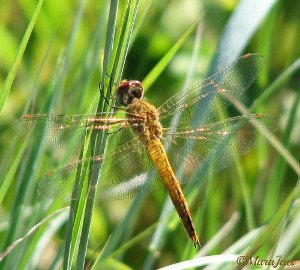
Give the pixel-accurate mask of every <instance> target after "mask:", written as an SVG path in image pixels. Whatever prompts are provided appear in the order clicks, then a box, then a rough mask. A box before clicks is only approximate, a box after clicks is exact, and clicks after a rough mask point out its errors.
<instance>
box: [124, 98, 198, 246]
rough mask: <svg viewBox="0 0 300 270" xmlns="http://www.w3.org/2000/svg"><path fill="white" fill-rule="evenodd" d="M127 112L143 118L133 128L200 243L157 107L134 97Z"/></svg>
mask: <svg viewBox="0 0 300 270" xmlns="http://www.w3.org/2000/svg"><path fill="white" fill-rule="evenodd" d="M126 112H127V116H128V118H129V119H130V118H131V119H133V120H135V119H136V118H138V119H141V118H143V120H144V125H143V127H142V128H141V127H139V128H135V127H134V126H133V129H134V130H135V132H137V134H138V135H139V137H140V139H141V141H142V142H143V143H144V144H145V146H146V148H147V150H148V154H149V156H150V158H151V160H152V162H153V164H154V165H155V167H156V168H157V170H158V172H159V174H160V177H161V178H162V180H163V183H164V185H165V187H166V188H167V190H168V192H169V195H170V198H171V200H172V202H173V204H174V206H175V208H176V211H177V213H178V215H179V217H180V218H181V220H182V223H183V225H184V227H185V229H186V231H187V232H188V234H189V236H190V238H191V239H192V240H193V242H194V244H195V246H196V245H199V239H198V236H197V233H196V231H195V227H194V225H193V221H192V218H191V215H190V211H189V208H188V205H187V202H186V200H185V197H184V194H183V191H182V189H181V187H180V184H179V182H178V180H177V178H176V176H175V174H174V171H173V169H172V167H171V165H170V162H169V159H168V156H167V154H166V151H165V149H164V146H163V145H162V143H161V140H160V138H161V135H162V126H161V124H160V122H159V115H158V112H157V109H156V108H155V107H154V106H153V105H151V104H149V103H148V102H146V101H143V100H140V99H134V100H133V102H132V103H131V104H129V105H128V106H127V108H126ZM129 123H130V121H129Z"/></svg>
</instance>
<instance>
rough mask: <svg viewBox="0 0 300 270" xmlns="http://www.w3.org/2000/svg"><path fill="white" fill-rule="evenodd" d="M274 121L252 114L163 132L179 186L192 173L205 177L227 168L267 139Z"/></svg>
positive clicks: (273, 128) (273, 129)
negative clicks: (190, 128) (264, 137)
mask: <svg viewBox="0 0 300 270" xmlns="http://www.w3.org/2000/svg"><path fill="white" fill-rule="evenodd" d="M276 127H277V125H276V122H275V121H274V120H273V119H272V118H271V117H270V116H268V115H264V114H252V115H242V116H237V117H234V118H230V119H227V120H224V121H220V122H216V123H214V124H211V125H205V126H202V127H199V128H197V129H192V130H188V129H182V130H178V131H176V132H171V131H170V129H166V130H165V133H164V136H166V139H164V143H165V145H168V156H169V157H170V163H171V165H172V167H173V168H176V169H177V170H176V173H177V174H178V176H180V177H178V176H177V177H178V179H179V180H180V182H181V183H182V184H185V183H188V182H190V181H191V179H192V176H193V175H194V174H195V173H200V176H203V177H205V176H206V175H207V174H211V173H215V172H218V171H220V170H222V169H224V168H225V167H227V166H228V165H230V164H231V163H232V162H233V161H234V160H235V159H236V158H237V157H238V156H241V155H243V154H245V153H247V152H248V151H249V150H251V149H252V148H254V147H256V146H257V145H259V144H260V143H261V142H262V141H263V136H262V132H263V133H264V135H265V136H269V135H270V134H271V133H270V131H271V132H275V130H276Z"/></svg>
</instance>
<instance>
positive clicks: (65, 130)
mask: <svg viewBox="0 0 300 270" xmlns="http://www.w3.org/2000/svg"><path fill="white" fill-rule="evenodd" d="M134 121H135V122H136V123H135V124H136V125H138V124H140V123H141V121H140V120H138V119H137V120H134ZM127 127H129V125H128V123H127V119H126V118H122V117H117V116H110V113H105V112H103V113H100V114H81V115H46V114H31V115H24V116H23V117H21V118H19V119H18V120H17V121H16V123H15V124H14V129H15V131H16V132H17V133H18V134H20V136H22V137H23V138H24V140H28V141H34V140H36V139H37V138H38V137H39V136H44V137H43V139H42V144H45V145H55V146H57V147H62V148H65V147H76V148H77V147H78V146H80V145H81V144H80V142H82V141H83V139H84V137H85V134H86V131H89V130H99V131H100V130H109V131H112V132H113V131H115V130H119V129H121V128H123V129H126V128H127Z"/></svg>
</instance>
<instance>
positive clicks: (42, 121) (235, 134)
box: [15, 54, 275, 246]
mask: <svg viewBox="0 0 300 270" xmlns="http://www.w3.org/2000/svg"><path fill="white" fill-rule="evenodd" d="M263 65H264V57H263V56H261V55H260V54H245V55H243V56H241V57H239V58H237V59H236V60H235V61H234V62H232V63H231V64H230V65H228V66H227V67H225V68H224V69H223V70H221V71H219V72H217V73H215V74H214V75H212V76H211V77H209V78H207V79H205V80H204V81H202V82H200V83H197V84H195V85H193V86H191V87H190V88H188V89H187V90H186V91H183V92H180V93H178V94H175V95H174V96H172V97H171V98H169V99H168V100H167V101H166V102H164V103H163V104H162V105H161V106H160V107H158V108H156V107H154V106H153V105H151V104H150V103H149V102H148V101H145V99H143V85H142V83H141V82H140V81H134V80H131V81H129V80H122V81H121V82H120V83H119V85H118V86H117V89H116V94H115V98H116V101H117V103H118V104H119V105H120V106H123V107H122V108H124V109H123V110H119V111H116V112H115V113H114V114H111V113H110V112H103V113H98V114H84V115H70V116H68V115H45V114H30V115H24V116H23V117H21V118H20V119H18V120H17V122H16V124H15V128H16V130H17V131H18V132H19V133H20V134H21V135H23V136H24V135H26V138H29V140H34V135H36V134H39V135H43V136H44V137H43V143H44V144H52V145H56V146H59V147H65V146H73V147H74V146H75V147H77V146H78V145H81V144H82V140H84V138H85V136H86V134H87V131H91V130H99V131H103V130H107V131H109V132H110V136H109V140H108V143H107V145H106V151H105V154H104V157H102V156H94V157H90V158H85V159H82V160H78V161H76V162H74V163H70V164H67V165H65V166H62V167H59V168H57V169H55V170H53V171H51V172H49V173H48V174H47V175H45V176H44V177H43V178H42V179H41V181H40V182H39V186H38V192H39V193H40V194H42V195H43V196H47V197H54V198H56V197H62V198H64V199H78V197H79V196H80V190H79V188H78V190H76V189H77V187H76V186H75V187H74V179H75V175H76V172H77V167H78V166H79V165H80V166H81V167H82V169H83V170H84V169H85V168H87V167H89V170H95V171H96V170H97V169H98V170H99V166H100V165H101V169H100V173H99V175H98V174H97V177H99V183H98V186H97V195H96V198H97V199H102V200H107V199H125V198H132V197H134V196H135V195H136V194H137V192H141V190H143V188H144V189H146V190H147V191H154V190H157V189H159V188H161V187H163V186H164V187H165V188H166V189H167V191H168V193H169V196H170V198H171V200H172V202H173V204H174V206H175V208H176V211H177V213H178V215H179V217H180V218H181V220H182V223H183V225H184V227H185V229H186V231H187V233H188V235H189V237H190V238H191V239H192V241H193V243H194V245H195V246H196V245H199V238H198V236H197V233H196V230H195V227H194V224H193V221H192V218H191V215H190V211H189V207H188V204H187V202H186V200H185V197H184V194H183V191H182V188H181V185H183V184H186V183H189V182H191V179H194V178H195V177H193V176H194V175H196V173H197V177H198V178H203V177H205V176H206V175H207V173H211V172H217V171H219V170H221V169H223V168H225V167H226V166H228V165H229V164H230V163H231V162H232V161H234V159H235V158H236V157H237V156H239V155H242V154H244V153H246V152H247V151H249V150H250V149H252V148H253V147H255V146H256V145H257V144H258V143H259V142H260V138H261V136H258V135H259V133H260V132H261V131H263V130H264V129H266V128H267V129H268V130H271V131H272V130H273V131H274V129H275V125H274V121H273V120H272V118H271V117H270V116H268V115H265V114H250V115H240V116H236V117H233V118H229V119H225V120H218V121H217V118H218V117H219V115H221V114H222V113H224V112H225V109H226V108H227V106H228V105H230V103H231V101H232V98H234V99H236V98H238V97H239V96H240V95H241V94H243V93H244V92H245V91H246V90H247V89H248V88H249V87H250V85H251V84H252V83H253V82H254V80H255V79H256V77H257V75H258V73H259V72H260V70H261V69H262V67H263ZM174 116H175V118H177V123H176V124H174V123H175V122H176V121H175V122H172V121H171V120H170V119H174V118H173V117H174ZM170 123H171V125H170ZM168 125H170V127H167V126H168ZM192 125H193V126H192ZM80 143H81V144H80ZM205 167H206V169H203V170H200V169H201V168H205ZM89 175H93V173H91V174H89ZM149 175H151V177H150V178H151V180H150V179H148V176H149ZM161 180H162V181H161ZM149 181H150V182H149ZM146 182H147V183H148V185H146V184H147V183H146ZM145 187H146V188H145ZM77 194H78V195H77Z"/></svg>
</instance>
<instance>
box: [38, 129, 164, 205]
mask: <svg viewBox="0 0 300 270" xmlns="http://www.w3.org/2000/svg"><path fill="white" fill-rule="evenodd" d="M128 130H129V129H128ZM126 133H127V131H126ZM116 135H117V137H119V138H117V139H116ZM127 135H128V134H127ZM124 137H125V138H128V136H124V133H123V130H122V131H120V132H117V133H116V134H114V136H111V138H112V139H111V141H108V147H107V149H106V153H105V158H104V159H103V158H102V157H92V158H87V159H83V160H80V161H77V162H74V163H71V164H68V165H65V166H63V167H60V168H58V169H56V170H54V171H52V172H50V173H48V174H47V175H46V176H44V177H43V179H42V180H41V181H40V183H39V186H38V191H39V194H41V195H42V196H45V197H50V198H55V197H61V198H62V199H64V200H70V199H79V197H80V193H81V188H82V185H81V184H82V183H83V182H84V181H86V180H87V178H88V177H90V178H89V179H90V180H91V181H93V180H95V179H91V177H97V175H98V169H99V166H101V170H100V176H99V184H98V186H97V194H96V198H97V199H99V200H111V199H126V198H131V197H134V196H135V195H136V194H137V192H140V191H141V190H144V191H146V190H150V191H153V190H157V189H159V188H161V187H162V183H161V181H160V179H159V176H158V173H157V171H156V169H155V167H153V166H152V164H151V161H150V160H149V158H148V154H147V152H146V149H145V147H144V145H143V144H142V143H141V142H140V140H139V138H137V137H136V138H133V139H131V140H129V141H127V142H126V143H123V140H126V139H124ZM114 140H116V141H114ZM111 142H117V143H118V144H121V146H119V147H117V148H114V147H113V146H112V148H114V151H113V152H111V150H110V148H111V147H110V144H111ZM78 167H80V168H81V175H80V184H79V185H78V186H74V183H75V182H74V181H75V178H76V177H75V176H76V173H78ZM72 194H73V195H72Z"/></svg>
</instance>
